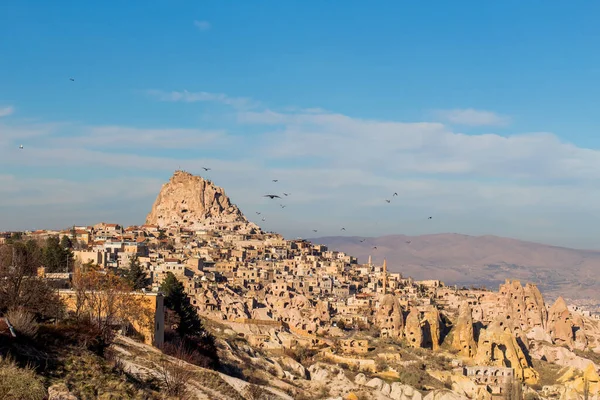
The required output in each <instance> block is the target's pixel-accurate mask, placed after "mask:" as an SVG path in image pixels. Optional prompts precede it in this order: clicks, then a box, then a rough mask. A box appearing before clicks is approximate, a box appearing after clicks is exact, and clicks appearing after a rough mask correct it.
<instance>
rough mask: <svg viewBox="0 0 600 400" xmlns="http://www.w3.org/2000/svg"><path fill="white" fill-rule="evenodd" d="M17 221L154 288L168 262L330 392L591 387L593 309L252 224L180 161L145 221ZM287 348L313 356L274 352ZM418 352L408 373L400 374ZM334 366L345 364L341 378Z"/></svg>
mask: <svg viewBox="0 0 600 400" xmlns="http://www.w3.org/2000/svg"><path fill="white" fill-rule="evenodd" d="M10 235H11V234H9V233H7V234H4V235H3V236H2V238H0V241H3V240H6V239H8V238H10ZM23 235H24V236H25V237H29V238H34V239H39V240H42V239H45V238H48V237H52V236H59V237H62V236H68V237H69V238H70V239H71V240H72V241H73V243H74V252H73V253H74V258H75V260H76V265H77V266H82V265H90V264H93V265H97V266H99V267H100V268H101V269H105V270H110V269H118V268H122V267H124V266H127V265H129V263H130V262H131V260H132V259H135V260H137V261H139V263H140V265H141V266H142V267H143V268H144V270H145V271H146V272H147V275H148V277H149V278H150V280H149V284H148V286H147V288H146V289H144V293H146V294H147V295H148V296H157V295H160V293H159V292H160V290H159V288H160V285H161V283H162V282H163V281H164V279H165V277H166V276H167V274H169V273H172V274H174V275H175V276H176V277H177V279H178V280H179V281H181V282H182V283H183V285H184V287H185V292H186V293H187V295H188V297H189V299H190V302H191V304H192V305H193V306H194V307H195V309H196V310H197V313H198V314H199V315H200V316H201V317H202V318H203V319H205V320H206V321H207V324H208V325H209V326H211V324H212V323H214V326H215V327H218V328H217V329H218V330H220V332H221V333H223V334H229V335H232V336H234V337H237V338H243V339H244V340H245V341H247V344H248V346H250V347H251V348H252V349H255V350H256V351H259V352H261V354H270V355H272V360H275V361H272V362H271V361H265V360H263V361H261V362H263V363H266V364H268V365H267V366H265V367H264V368H265V369H268V368H267V367H269V366H270V367H272V368H273V369H275V372H274V375H275V376H277V377H278V378H281V379H285V380H289V381H294V380H300V381H302V380H305V381H307V382H311V381H315V380H317V381H318V380H321V382H322V383H326V385H327V386H328V387H329V390H330V392H329V395H331V396H340V397H339V398H343V399H346V398H358V397H357V395H356V394H354V393H358V392H360V391H361V390H368V391H369V392H368V393H371V394H370V395H369V396H372V397H369V398H380V399H389V398H391V399H415V400H418V399H421V398H422V396H423V397H424V398H426V399H441V398H444V399H462V398H470V399H493V398H494V399H495V398H515V399H516V398H522V396H525V395H529V396H530V397H523V398H529V399H533V398H549V399H579V398H581V399H583V398H584V397H583V396H588V397H585V398H589V399H597V398H599V397H598V393H599V392H600V377H599V376H598V371H599V369H600V365H599V364H598V362H600V321H599V320H598V318H597V317H596V316H594V315H591V314H590V313H588V312H585V311H583V310H580V309H578V308H575V307H572V306H569V305H567V304H566V302H565V301H564V300H563V299H562V298H559V299H558V300H557V301H556V302H555V303H554V304H552V305H548V304H546V303H545V302H544V298H543V296H542V294H541V293H540V291H539V290H538V288H537V287H536V286H535V285H532V284H522V283H520V282H519V281H516V280H507V281H506V282H505V283H504V284H502V285H500V287H499V288H498V291H490V290H484V289H475V288H464V287H463V288H460V287H455V286H446V285H445V284H444V283H443V282H441V281H439V280H435V279H431V280H427V281H415V280H413V279H411V278H410V277H405V276H403V275H402V274H401V273H393V272H389V271H388V268H389V267H390V266H388V265H387V263H386V261H385V260H383V262H382V263H380V264H376V263H372V262H371V260H370V259H369V261H368V262H367V263H365V264H359V263H358V262H357V259H356V258H354V257H353V256H352V255H349V254H345V253H343V252H339V251H336V250H335V249H329V248H327V247H325V246H322V245H319V244H317V243H310V242H308V241H306V240H300V239H298V240H286V239H284V238H283V237H282V236H281V235H278V234H275V233H267V232H263V231H262V230H261V229H260V227H259V226H257V225H256V224H254V223H251V222H249V221H248V220H247V219H246V218H245V217H244V215H243V214H242V212H241V211H240V210H239V209H238V208H237V206H235V205H234V204H232V203H231V202H230V200H229V198H228V197H227V196H226V195H225V192H224V191H223V189H221V188H219V187H217V186H215V185H214V184H213V183H212V182H210V181H208V180H205V179H203V178H201V177H197V176H193V175H191V174H189V173H187V172H183V171H177V172H176V173H175V174H174V175H173V177H172V178H171V180H170V181H169V182H168V183H166V184H165V185H163V188H162V190H161V192H160V194H159V196H158V198H157V199H156V202H155V204H154V206H153V208H152V211H151V212H150V213H149V215H148V218H147V221H146V223H145V224H144V225H141V226H130V227H123V226H121V225H118V224H114V223H113V224H110V223H99V224H96V225H94V226H74V227H72V228H70V229H66V230H64V231H34V232H24V233H23ZM69 271H70V270H69V267H68V266H66V265H65V272H54V273H49V272H46V271H44V268H43V267H41V268H40V270H39V275H40V276H42V277H44V278H45V279H49V280H56V281H64V288H65V289H66V290H68V286H69V285H68V281H69V279H70V276H71V272H69ZM432 278H433V277H432ZM156 307H157V308H160V307H161V303H160V302H159V301H157V302H156ZM160 312H161V310H157V312H156V315H159V314H160ZM160 322H161V321H160V317H157V321H154V322H153V328H151V329H150V330H152V331H153V333H152V339H151V340H150V341H149V342H148V343H149V344H154V345H155V346H158V345H160V344H161V343H162V335H163V334H164V333H163V332H162V330H163V329H164V321H163V322H162V325H163V326H160V325H161V324H160ZM155 325H156V326H155ZM296 348H303V349H309V350H310V351H312V352H313V353H314V354H316V355H318V358H319V361H318V362H316V363H312V364H311V365H310V366H305V365H302V364H301V363H299V362H296V361H293V360H291V359H290V358H289V357H288V358H283V359H279V361H277V360H278V359H277V356H281V355H284V354H286V352H287V351H289V350H292V349H296ZM432 360H437V361H439V367H438V368H434V366H433V364H431V361H432ZM424 362H425V364H424ZM269 363H271V364H269ZM421 365H425V367H424V371H423V372H422V374H424V375H426V378H420V381H419V382H421V383H420V384H419V385H420V386H418V385H417V383H419V382H417V383H412V386H411V383H407V382H405V381H403V379H404V378H406V377H407V370H410V369H411V368H414V369H419V368H420V367H418V366H421ZM340 366H342V369H346V370H348V371H353V376H352V378H351V379H350V378H348V377H347V376H346V375H344V373H341V375H340V372H339V369H338V368H339V367H340ZM548 371H552V373H550V372H548ZM406 379H408V378H406ZM415 382H416V381H415ZM435 382H437V383H441V386H436V383H435ZM307 385H308V383H307ZM436 387H437V388H438V389H436ZM517 387H518V389H517ZM417 389H418V390H417ZM444 390H445V391H444ZM450 390H451V391H450ZM427 393H429V394H430V395H431V396H429V395H427ZM444 393H445V396H446V397H442V395H444ZM515 393H519V394H518V395H515ZM347 396H350V397H347ZM351 396H354V397H351ZM426 396H429V397H426ZM435 396H438V397H435ZM452 396H454V397H452ZM511 396H513V397H511ZM514 396H521V397H514ZM533 396H538V397H533ZM314 398H320V397H314ZM323 398H325V397H323ZM332 398H333V397H332Z"/></svg>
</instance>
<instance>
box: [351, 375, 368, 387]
mask: <svg viewBox="0 0 600 400" xmlns="http://www.w3.org/2000/svg"><path fill="white" fill-rule="evenodd" d="M354 383H356V384H357V385H362V386H364V385H366V384H367V377H366V376H365V374H363V373H362V372H361V373H358V374H356V376H355V377H354Z"/></svg>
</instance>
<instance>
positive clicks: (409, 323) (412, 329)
mask: <svg viewBox="0 0 600 400" xmlns="http://www.w3.org/2000/svg"><path fill="white" fill-rule="evenodd" d="M404 335H405V336H406V341H407V342H408V344H409V345H410V346H411V347H415V348H416V347H421V346H422V345H423V329H422V327H421V320H420V318H419V310H417V308H415V307H413V308H412V309H411V310H410V313H409V314H408V317H406V327H405V328H404Z"/></svg>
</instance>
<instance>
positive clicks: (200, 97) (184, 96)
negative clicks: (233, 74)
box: [146, 89, 260, 109]
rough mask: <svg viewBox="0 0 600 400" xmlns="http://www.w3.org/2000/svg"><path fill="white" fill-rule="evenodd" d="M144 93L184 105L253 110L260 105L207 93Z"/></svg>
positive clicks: (237, 98) (241, 98) (254, 102)
mask: <svg viewBox="0 0 600 400" xmlns="http://www.w3.org/2000/svg"><path fill="white" fill-rule="evenodd" d="M146 93H147V94H148V95H149V96H152V97H154V98H156V99H157V100H159V101H170V102H178V101H179V102H184V103H195V102H199V101H208V102H216V103H221V104H226V105H228V106H231V107H234V108H238V109H247V108H254V107H258V106H259V105H260V103H259V102H257V101H254V100H252V99H250V98H248V97H230V96H227V95H226V94H223V93H209V92H188V91H187V90H184V91H172V92H165V91H162V90H155V89H150V90H147V91H146Z"/></svg>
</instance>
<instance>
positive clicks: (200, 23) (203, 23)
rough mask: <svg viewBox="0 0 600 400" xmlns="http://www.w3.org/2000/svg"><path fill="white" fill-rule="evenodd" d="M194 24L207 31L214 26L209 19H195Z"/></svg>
mask: <svg viewBox="0 0 600 400" xmlns="http://www.w3.org/2000/svg"><path fill="white" fill-rule="evenodd" d="M194 26H195V27H196V28H198V29H199V30H201V31H207V30H209V29H210V28H211V27H212V25H211V24H210V22H208V21H198V20H196V21H194Z"/></svg>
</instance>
